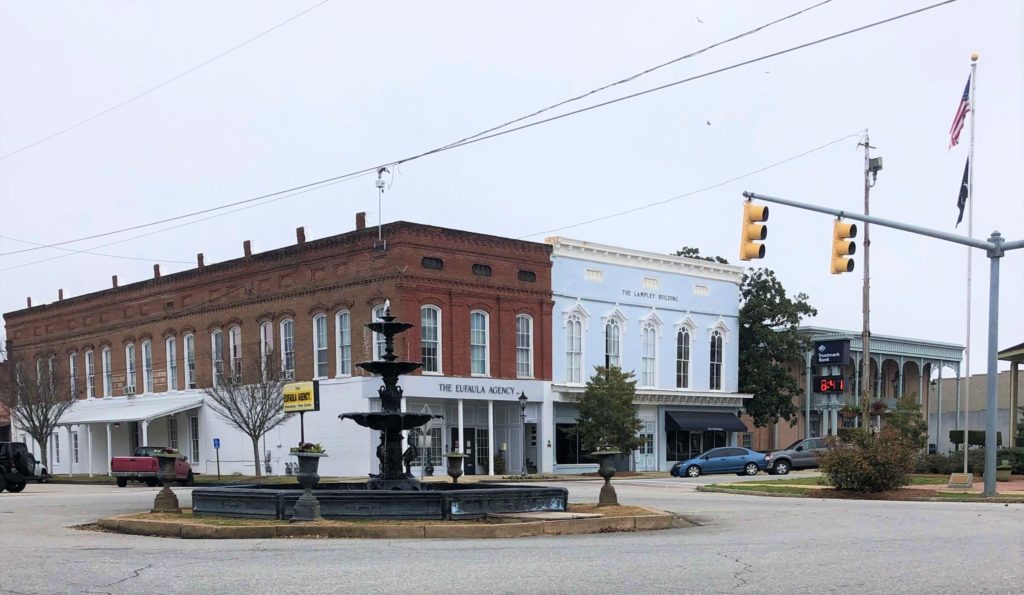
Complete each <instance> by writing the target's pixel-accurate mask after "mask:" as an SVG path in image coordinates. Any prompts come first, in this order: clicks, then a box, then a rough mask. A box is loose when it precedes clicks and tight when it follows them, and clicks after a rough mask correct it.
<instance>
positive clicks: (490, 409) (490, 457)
mask: <svg viewBox="0 0 1024 595" xmlns="http://www.w3.org/2000/svg"><path fill="white" fill-rule="evenodd" d="M487 440H488V441H490V444H488V445H487V474H488V475H494V401H492V400H491V399H487ZM479 447H480V445H479V444H478V445H477V448H479Z"/></svg>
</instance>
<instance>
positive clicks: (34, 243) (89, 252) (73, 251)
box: [0, 235, 192, 270]
mask: <svg viewBox="0 0 1024 595" xmlns="http://www.w3.org/2000/svg"><path fill="white" fill-rule="evenodd" d="M0 238H3V239H5V240H11V241H13V242H21V243H22V244H31V245H33V246H40V247H49V246H46V244H40V243H38V242H30V241H28V240H22V239H19V238H12V237H11V236H5V235H0ZM53 248H54V249H55V250H63V251H65V252H72V253H75V254H91V255H93V256H106V257H108V258H123V259H126V260H145V261H148V262H174V263H178V264H192V263H191V262H186V261H184V260H171V259H170V258H146V257H144V256H125V255H122V254H103V253H102V252H92V251H90V250H75V249H74V248H58V247H56V246H53ZM0 270H6V269H0Z"/></svg>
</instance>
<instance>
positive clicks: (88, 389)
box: [85, 349, 96, 399]
mask: <svg viewBox="0 0 1024 595" xmlns="http://www.w3.org/2000/svg"><path fill="white" fill-rule="evenodd" d="M85 396H86V398H88V399H91V398H93V397H95V396H96V365H95V363H94V362H93V361H92V349H90V350H89V351H86V352H85Z"/></svg>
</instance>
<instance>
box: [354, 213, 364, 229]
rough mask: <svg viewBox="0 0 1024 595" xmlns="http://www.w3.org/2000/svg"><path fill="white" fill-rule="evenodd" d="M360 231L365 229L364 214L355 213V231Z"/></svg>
mask: <svg viewBox="0 0 1024 595" xmlns="http://www.w3.org/2000/svg"><path fill="white" fill-rule="evenodd" d="M360 229H366V213H365V212H362V211H360V212H358V213H356V231H358V230H360Z"/></svg>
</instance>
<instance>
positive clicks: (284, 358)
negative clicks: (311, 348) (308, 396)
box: [281, 318, 295, 380]
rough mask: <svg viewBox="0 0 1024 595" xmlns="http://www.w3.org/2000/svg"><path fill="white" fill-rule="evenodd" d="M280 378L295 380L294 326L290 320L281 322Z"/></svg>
mask: <svg viewBox="0 0 1024 595" xmlns="http://www.w3.org/2000/svg"><path fill="white" fill-rule="evenodd" d="M281 377H282V378H284V379H285V380H291V379H293V378H295V324H294V323H293V322H292V319H291V318H286V319H284V320H282V321H281Z"/></svg>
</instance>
